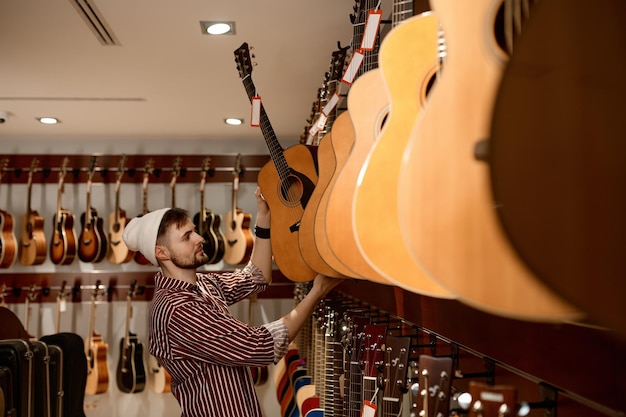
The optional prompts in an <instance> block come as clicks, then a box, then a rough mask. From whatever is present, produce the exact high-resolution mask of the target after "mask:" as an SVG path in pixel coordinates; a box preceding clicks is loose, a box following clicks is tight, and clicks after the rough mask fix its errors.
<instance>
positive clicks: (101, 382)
mask: <svg viewBox="0 0 626 417" xmlns="http://www.w3.org/2000/svg"><path fill="white" fill-rule="evenodd" d="M101 295H102V291H101V289H100V281H99V280H98V281H97V282H96V286H95V288H94V291H93V293H92V294H91V312H90V314H89V335H88V336H87V337H86V338H85V356H87V383H86V386H85V394H88V395H95V394H102V393H105V392H107V390H108V389H109V365H108V362H107V351H108V348H109V346H108V345H107V344H106V343H105V342H104V340H103V339H102V336H101V335H100V334H98V333H96V331H95V321H96V300H97V299H99V298H100V297H101Z"/></svg>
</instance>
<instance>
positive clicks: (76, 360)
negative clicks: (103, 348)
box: [40, 333, 87, 417]
mask: <svg viewBox="0 0 626 417" xmlns="http://www.w3.org/2000/svg"><path fill="white" fill-rule="evenodd" d="M40 340H41V341H42V342H44V343H47V344H48V345H55V346H58V347H59V348H61V350H62V352H63V357H64V358H72V360H71V361H70V360H65V361H62V367H61V368H62V370H63V371H62V380H61V381H60V383H61V384H62V387H63V393H64V395H63V416H64V417H86V416H85V411H84V401H85V387H86V385H87V357H86V355H85V345H84V342H83V339H82V338H81V337H80V336H79V335H77V334H76V333H56V334H52V335H47V336H43V337H41V338H40ZM52 379H53V381H55V380H56V378H54V377H53V378H52ZM52 384H54V382H53V383H52Z"/></svg>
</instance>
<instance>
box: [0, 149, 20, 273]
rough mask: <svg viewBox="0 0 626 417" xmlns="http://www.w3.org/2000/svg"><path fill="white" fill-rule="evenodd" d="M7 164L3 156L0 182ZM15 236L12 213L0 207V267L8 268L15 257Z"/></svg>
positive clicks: (0, 167) (7, 160)
mask: <svg viewBox="0 0 626 417" xmlns="http://www.w3.org/2000/svg"><path fill="white" fill-rule="evenodd" d="M8 164H9V159H8V158H4V159H3V160H2V164H0V165H1V166H0V183H2V176H3V175H4V172H5V170H6V168H7V166H8ZM17 248H18V246H17V238H16V237H15V232H14V226H13V215H12V214H11V213H9V212H8V211H6V210H1V209H0V268H10V267H11V266H13V264H14V263H15V259H16V258H17V256H16V255H17Z"/></svg>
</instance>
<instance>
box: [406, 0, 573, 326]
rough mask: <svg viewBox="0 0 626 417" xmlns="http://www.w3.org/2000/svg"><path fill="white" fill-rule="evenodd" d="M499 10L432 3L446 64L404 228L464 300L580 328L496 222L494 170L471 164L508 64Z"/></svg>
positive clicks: (424, 122)
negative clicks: (499, 35) (499, 37)
mask: <svg viewBox="0 0 626 417" xmlns="http://www.w3.org/2000/svg"><path fill="white" fill-rule="evenodd" d="M501 3H502V1H500V0H478V1H472V2H457V1H451V0H434V1H432V2H431V5H432V6H433V9H434V12H435V13H436V15H437V17H438V18H439V21H440V24H441V27H442V29H443V32H444V38H445V43H446V49H447V56H446V60H445V61H444V64H443V71H442V74H441V76H440V77H439V79H438V81H437V84H436V85H435V86H434V87H433V89H432V90H431V93H430V95H429V101H428V105H427V106H426V108H425V109H424V110H423V111H422V113H421V114H420V117H419V118H418V120H417V121H416V124H415V125H414V127H413V129H412V131H411V137H410V139H409V143H408V145H407V148H406V151H405V157H404V159H403V161H402V167H401V170H400V172H401V174H400V176H399V178H400V182H399V187H400V191H399V195H400V199H401V200H400V204H399V205H400V207H399V210H400V219H401V226H402V227H401V229H402V230H403V231H404V232H405V233H404V236H405V240H406V243H407V245H408V246H409V248H410V249H411V252H412V253H413V255H414V257H415V259H416V261H418V262H419V264H420V265H422V267H423V268H424V269H425V270H427V271H428V273H429V275H430V276H431V277H432V278H434V279H436V280H437V281H439V282H440V283H441V285H442V286H444V287H445V288H447V289H449V290H450V291H451V292H452V293H454V294H457V295H458V298H459V300H461V301H463V302H465V303H467V304H469V305H471V306H474V307H476V308H479V309H481V310H484V311H487V312H491V313H494V314H498V315H502V316H507V317H512V318H517V319H528V320H539V321H560V320H569V319H575V318H577V317H580V312H579V311H577V310H576V309H574V308H573V307H572V306H571V305H569V304H567V303H565V302H564V301H563V300H562V299H561V298H559V297H558V296H557V295H556V294H554V293H553V292H551V291H549V290H548V288H547V287H546V286H545V285H544V284H543V283H541V282H540V281H539V280H538V279H537V278H536V277H535V276H533V275H532V274H531V273H530V271H529V270H528V268H527V267H526V266H525V265H524V264H523V263H522V262H521V260H520V259H519V258H518V257H517V255H516V254H515V253H514V251H513V249H512V247H511V245H510V243H509V241H508V240H507V239H506V238H505V236H504V234H503V231H502V229H501V228H500V227H499V224H498V222H497V219H496V213H495V207H494V201H493V198H492V196H491V193H490V186H489V178H488V175H489V173H488V166H487V165H486V164H485V163H483V162H480V161H477V160H476V159H475V158H474V155H473V154H474V147H475V145H476V143H477V142H478V141H480V140H482V139H485V138H487V137H488V135H489V125H490V120H491V115H492V110H493V109H492V107H493V102H494V98H495V93H496V90H497V88H498V83H499V81H500V78H501V74H502V71H503V68H504V66H505V64H506V61H507V56H506V54H505V53H504V51H503V50H502V49H500V48H498V46H497V44H496V41H495V39H494V38H493V36H491V34H492V33H493V28H494V21H495V17H496V14H497V11H498V8H499V6H500V5H501Z"/></svg>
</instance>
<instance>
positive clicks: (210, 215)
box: [193, 157, 219, 264]
mask: <svg viewBox="0 0 626 417" xmlns="http://www.w3.org/2000/svg"><path fill="white" fill-rule="evenodd" d="M210 165H211V158H209V157H206V158H204V160H203V161H202V168H201V169H200V211H199V212H197V213H196V214H195V215H194V216H193V223H194V225H195V226H196V230H197V231H198V234H199V235H200V236H202V237H203V238H204V244H203V245H202V246H203V247H204V253H205V254H206V255H207V256H208V258H209V260H208V261H207V263H208V264H211V263H215V262H217V261H216V259H217V256H218V252H219V240H218V237H217V234H216V233H215V229H214V227H213V223H214V222H215V221H216V219H215V213H214V212H213V210H208V209H207V208H206V205H205V201H204V189H205V185H206V175H207V172H208V171H209V168H210Z"/></svg>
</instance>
